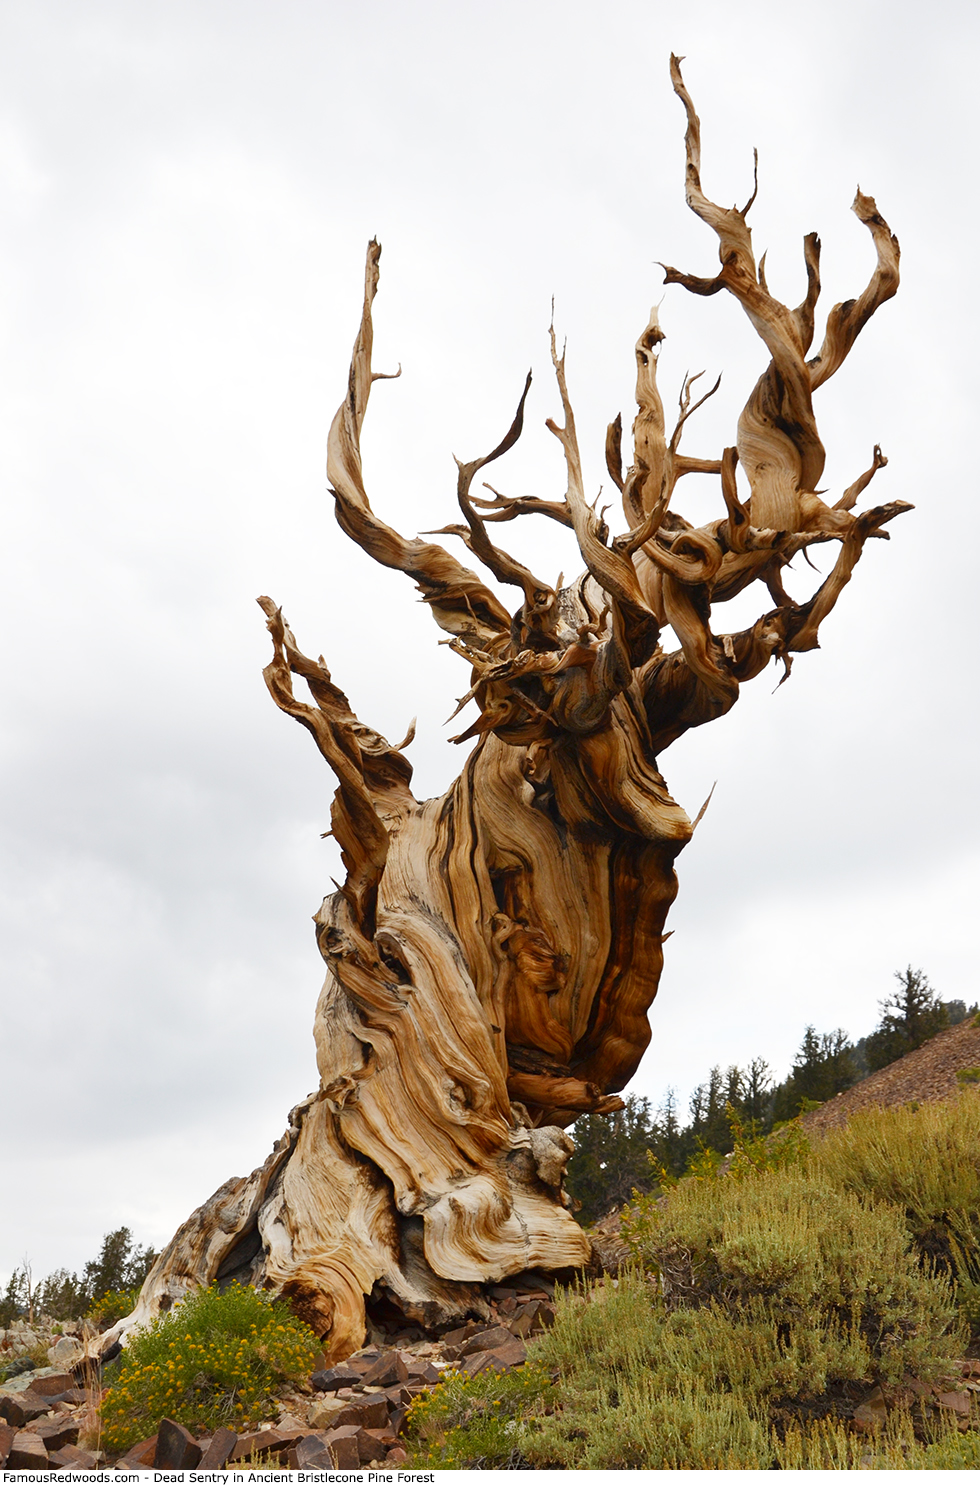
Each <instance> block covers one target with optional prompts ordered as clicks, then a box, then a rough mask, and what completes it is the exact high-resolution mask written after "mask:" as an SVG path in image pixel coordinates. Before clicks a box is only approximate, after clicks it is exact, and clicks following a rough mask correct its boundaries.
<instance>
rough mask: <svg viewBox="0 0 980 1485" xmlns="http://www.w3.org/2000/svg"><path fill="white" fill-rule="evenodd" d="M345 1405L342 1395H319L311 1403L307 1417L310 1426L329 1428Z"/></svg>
mask: <svg viewBox="0 0 980 1485" xmlns="http://www.w3.org/2000/svg"><path fill="white" fill-rule="evenodd" d="M346 1406H347V1404H346V1402H345V1401H344V1399H343V1398H342V1397H330V1396H326V1397H319V1398H317V1400H316V1402H314V1403H311V1405H310V1410H309V1413H308V1414H307V1418H308V1421H309V1425H310V1427H311V1428H321V1429H325V1428H330V1427H331V1426H332V1425H333V1423H334V1422H335V1421H336V1418H337V1414H338V1413H342V1412H343V1411H344V1408H345V1407H346Z"/></svg>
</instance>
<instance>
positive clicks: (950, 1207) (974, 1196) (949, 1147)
mask: <svg viewBox="0 0 980 1485" xmlns="http://www.w3.org/2000/svg"><path fill="white" fill-rule="evenodd" d="M810 1166H811V1169H812V1170H813V1171H814V1172H815V1173H819V1174H820V1175H821V1176H822V1177H824V1178H825V1179H827V1180H829V1181H830V1182H831V1183H832V1184H833V1185H834V1186H835V1187H837V1188H838V1189H839V1190H842V1191H848V1192H853V1193H854V1194H855V1195H857V1196H859V1197H862V1198H865V1199H869V1198H870V1199H871V1200H873V1201H875V1202H878V1203H881V1202H889V1203H894V1205H895V1206H896V1207H898V1208H899V1210H901V1211H902V1212H903V1213H904V1215H905V1221H906V1224H907V1226H908V1230H909V1233H910V1234H911V1236H912V1239H913V1241H914V1242H915V1244H916V1247H917V1248H918V1250H919V1252H920V1253H921V1254H922V1256H923V1257H924V1258H926V1259H931V1260H934V1261H937V1262H938V1263H939V1264H940V1265H941V1266H942V1267H944V1268H946V1269H947V1270H948V1271H949V1272H951V1273H953V1274H955V1275H956V1277H957V1278H958V1279H960V1281H961V1282H972V1283H974V1284H976V1283H977V1282H978V1281H980V1098H978V1097H977V1095H976V1093H974V1092H973V1090H972V1089H964V1091H963V1092H962V1093H960V1094H959V1095H958V1096H957V1097H954V1098H951V1099H946V1100H943V1101H942V1102H934V1103H927V1104H922V1105H921V1106H920V1107H918V1108H915V1109H913V1108H911V1107H905V1108H892V1109H878V1108H872V1109H865V1110H863V1111H861V1112H860V1113H857V1114H855V1115H854V1117H853V1118H852V1119H851V1121H850V1123H849V1124H848V1125H847V1127H846V1128H844V1129H840V1130H835V1131H834V1132H833V1133H832V1134H829V1135H828V1136H827V1137H826V1139H824V1140H822V1141H821V1142H820V1143H819V1144H817V1145H815V1146H814V1148H813V1151H812V1153H811V1160H810Z"/></svg>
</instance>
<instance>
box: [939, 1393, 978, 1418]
mask: <svg viewBox="0 0 980 1485" xmlns="http://www.w3.org/2000/svg"><path fill="white" fill-rule="evenodd" d="M936 1401H937V1403H938V1404H939V1406H940V1407H941V1408H949V1409H950V1411H951V1412H953V1413H958V1414H959V1416H960V1417H961V1418H969V1416H970V1401H971V1399H970V1394H969V1392H967V1391H966V1390H964V1391H962V1392H937V1393H936Z"/></svg>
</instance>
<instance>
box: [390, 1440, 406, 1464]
mask: <svg viewBox="0 0 980 1485" xmlns="http://www.w3.org/2000/svg"><path fill="white" fill-rule="evenodd" d="M407 1459H408V1454H407V1453H406V1451H405V1450H404V1449H403V1448H402V1446H401V1444H396V1445H395V1447H394V1449H389V1450H388V1453H387V1455H386V1456H385V1464H391V1465H399V1464H404V1463H405V1462H406V1461H407Z"/></svg>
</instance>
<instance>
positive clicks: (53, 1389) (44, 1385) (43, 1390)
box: [31, 1372, 75, 1398]
mask: <svg viewBox="0 0 980 1485" xmlns="http://www.w3.org/2000/svg"><path fill="white" fill-rule="evenodd" d="M74 1386H75V1379H74V1377H73V1376H72V1374H71V1372H46V1373H45V1374H44V1375H43V1376H39V1377H35V1378H34V1379H33V1381H32V1382H31V1391H32V1392H33V1393H35V1394H36V1395H37V1396H38V1397H52V1398H54V1397H61V1396H63V1394H64V1393H66V1392H71V1391H72V1390H73V1389H74Z"/></svg>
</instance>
